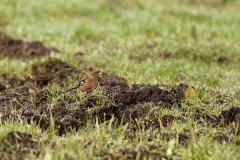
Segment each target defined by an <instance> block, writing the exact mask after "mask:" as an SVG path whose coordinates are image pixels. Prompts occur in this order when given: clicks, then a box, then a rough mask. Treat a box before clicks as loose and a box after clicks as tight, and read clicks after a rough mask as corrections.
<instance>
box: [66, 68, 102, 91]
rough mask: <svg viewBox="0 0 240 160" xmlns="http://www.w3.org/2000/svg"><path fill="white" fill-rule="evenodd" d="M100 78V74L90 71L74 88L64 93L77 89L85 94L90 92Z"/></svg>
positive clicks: (96, 71)
mask: <svg viewBox="0 0 240 160" xmlns="http://www.w3.org/2000/svg"><path fill="white" fill-rule="evenodd" d="M101 77H102V72H100V71H98V70H95V71H91V72H90V73H89V74H88V76H87V77H86V78H85V80H83V81H80V82H79V83H78V85H77V86H76V87H73V88H70V89H68V90H66V91H65V92H69V91H72V90H74V89H78V90H80V91H81V92H86V91H89V90H91V89H92V88H93V87H94V86H96V85H97V84H98V82H99V80H100V78H101Z"/></svg>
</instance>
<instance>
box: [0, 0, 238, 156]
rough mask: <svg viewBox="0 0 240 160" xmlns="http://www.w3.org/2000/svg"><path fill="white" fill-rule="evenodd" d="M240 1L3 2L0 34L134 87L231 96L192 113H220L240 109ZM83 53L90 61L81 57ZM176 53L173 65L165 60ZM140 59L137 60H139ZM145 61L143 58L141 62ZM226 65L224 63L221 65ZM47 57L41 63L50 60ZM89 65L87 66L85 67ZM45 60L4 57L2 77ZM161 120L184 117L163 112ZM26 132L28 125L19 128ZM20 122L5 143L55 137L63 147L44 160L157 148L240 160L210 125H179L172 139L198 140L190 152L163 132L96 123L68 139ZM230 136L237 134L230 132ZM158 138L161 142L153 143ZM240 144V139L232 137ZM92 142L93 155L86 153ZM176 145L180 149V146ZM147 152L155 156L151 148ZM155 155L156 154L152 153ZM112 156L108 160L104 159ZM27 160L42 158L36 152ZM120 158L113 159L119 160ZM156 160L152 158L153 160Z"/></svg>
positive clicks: (46, 150)
mask: <svg viewBox="0 0 240 160" xmlns="http://www.w3.org/2000/svg"><path fill="white" fill-rule="evenodd" d="M239 7H240V2H238V1H237V0H233V1H230V0H229V1H226V3H225V1H216V0H215V1H207V0H206V1H204V0H199V1H197V2H194V1H192V0H184V1H180V0H163V1H154V0H150V1H143V0H141V1H137V0H134V1H130V2H128V1H119V0H113V1H107V0H106V1H104V0H99V1H86V0H82V1H77V0H68V1H66V0H54V1H51V2H50V1H47V0H42V1H30V0H21V1H16V0H3V1H2V2H1V5H0V29H1V30H2V31H4V32H6V33H7V34H8V35H10V36H12V37H17V38H21V39H24V40H26V41H32V40H40V41H42V42H44V44H45V45H47V46H53V47H56V48H58V49H59V50H60V51H61V53H60V54H54V55H53V57H57V58H60V59H62V60H64V61H66V62H67V63H69V64H71V65H73V66H76V67H95V68H99V69H100V70H102V71H103V72H106V73H108V74H114V75H119V76H123V77H125V78H126V79H127V80H128V82H129V83H130V84H134V83H149V84H158V83H159V84H168V85H175V84H178V83H187V84H191V85H192V86H194V87H195V88H196V91H197V93H198V95H199V98H200V96H205V97H206V99H207V100H209V101H211V99H212V98H213V96H214V95H211V92H209V91H208V90H214V91H215V92H216V93H218V92H219V93H221V94H224V95H225V96H226V98H227V103H225V104H223V105H220V106H216V105H214V104H209V105H203V104H199V103H197V102H193V103H195V105H192V107H193V108H187V106H186V108H187V110H189V111H194V110H195V109H198V108H200V109H203V110H204V111H205V112H207V113H209V114H219V112H220V111H221V110H223V109H227V108H230V107H233V106H237V105H239V101H240V92H239V89H240V88H239V86H240V81H239V79H240V68H239V62H240V46H239V44H240V33H239V22H240V14H239ZM78 51H82V52H83V53H84V57H83V59H80V58H79V59H78V58H76V56H75V55H74V53H76V52H78ZM164 53H170V54H171V56H170V57H169V58H164V57H162V56H161V54H164ZM136 57H137V58H136ZM138 57H140V58H141V59H140V60H139V59H138ZM221 58H222V59H223V62H221ZM44 60H45V58H41V61H44ZM79 60H86V61H87V62H88V64H87V65H84V64H83V65H79V64H78V62H79ZM36 61H39V59H37V58H34V59H31V60H25V61H22V60H18V59H17V58H6V57H0V68H1V73H2V72H12V73H14V74H17V75H21V74H23V73H24V72H25V68H26V67H27V66H28V65H29V64H31V63H34V62H36ZM158 112H159V114H161V113H169V112H173V113H174V112H176V114H178V112H179V110H174V111H168V110H163V111H162V110H160V111H158ZM19 123H20V126H21V125H22V124H24V122H19ZM19 123H16V122H9V124H4V125H3V124H2V125H1V129H0V130H1V132H0V133H1V134H0V137H4V135H6V134H7V132H9V131H10V130H21V131H26V132H27V133H32V134H33V135H35V136H37V135H38V134H40V135H42V136H43V137H45V138H46V137H48V138H46V139H48V140H49V141H51V142H54V143H56V146H55V148H51V147H50V146H49V145H46V144H43V145H46V146H45V147H43V148H42V152H41V154H40V159H43V158H45V159H66V158H69V159H79V158H81V157H84V156H85V157H86V158H87V159H97V158H113V157H114V156H115V157H118V158H122V159H124V158H126V157H125V156H123V155H122V154H120V153H121V151H122V150H124V149H126V148H128V149H130V150H133V151H134V152H136V153H138V152H139V150H141V148H144V146H145V147H146V146H148V145H150V144H152V145H156V146H159V150H158V149H156V152H158V151H161V152H162V153H163V155H166V153H167V149H170V150H172V151H173V153H174V154H169V155H168V157H169V158H174V159H239V157H240V155H239V153H240V152H239V147H238V146H236V145H235V144H233V143H230V144H221V143H218V142H216V141H214V140H213V139H212V136H213V135H214V129H213V128H209V126H199V125H197V124H193V125H194V126H192V125H191V121H189V122H187V123H183V124H181V123H180V124H179V123H178V122H174V124H173V125H171V127H170V128H165V132H170V133H179V132H182V131H183V130H184V129H186V128H187V129H188V130H190V132H191V134H192V136H193V137H195V136H196V135H195V133H197V132H198V131H199V130H204V131H205V133H208V134H203V136H202V137H197V136H196V137H195V138H196V139H193V140H191V142H190V144H189V146H188V147H183V146H181V145H180V144H178V142H177V137H172V139H170V140H161V139H160V138H159V133H157V132H154V131H153V132H150V133H146V132H145V133H144V132H142V131H138V132H137V133H136V134H137V136H135V137H133V136H132V137H131V136H130V137H128V136H126V135H125V133H126V126H117V127H116V126H115V127H112V126H111V125H113V124H114V123H113V122H112V123H113V124H112V123H110V124H98V123H96V124H89V126H95V127H92V128H91V127H89V128H88V127H87V128H85V129H81V130H80V131H78V132H77V133H75V132H74V131H73V132H70V133H69V134H68V135H66V136H64V137H58V136H56V135H52V133H51V131H49V132H43V131H39V128H38V127H37V126H33V127H31V129H28V128H26V127H23V126H21V127H19ZM227 129H230V127H228V128H227ZM148 136H150V137H151V138H152V139H153V140H152V141H149V139H148V138H149V137H148ZM232 136H233V137H237V136H235V135H232ZM87 142H91V145H90V147H89V148H86V147H85V144H86V143H87ZM173 144H174V145H173ZM146 150H147V149H146ZM152 152H154V150H152ZM103 153H106V154H105V155H102V154H103ZM24 156H26V157H25V158H28V159H31V158H34V159H35V158H36V157H35V156H34V155H33V154H31V153H29V154H27V155H24ZM111 156H112V157H111ZM138 156H140V155H138ZM148 158H149V157H148Z"/></svg>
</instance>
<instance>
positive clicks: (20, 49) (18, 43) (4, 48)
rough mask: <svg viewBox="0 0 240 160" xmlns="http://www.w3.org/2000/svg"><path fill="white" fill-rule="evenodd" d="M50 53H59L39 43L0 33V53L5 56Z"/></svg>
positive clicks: (43, 54)
mask: <svg viewBox="0 0 240 160" xmlns="http://www.w3.org/2000/svg"><path fill="white" fill-rule="evenodd" d="M51 52H59V51H58V50H57V49H56V48H51V47H45V46H44V45H43V44H42V43H41V42H39V41H33V42H25V41H23V40H21V39H15V38H12V37H9V36H7V35H6V34H4V33H2V32H1V33H0V53H1V54H3V55H6V56H17V57H22V58H24V57H29V56H45V55H49V54H50V53H51Z"/></svg>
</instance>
